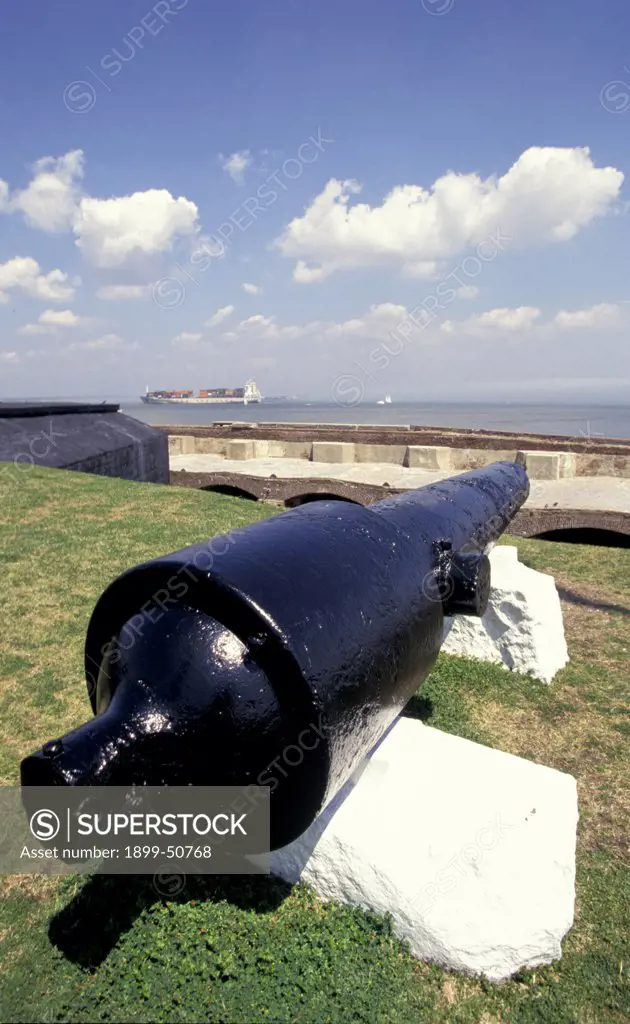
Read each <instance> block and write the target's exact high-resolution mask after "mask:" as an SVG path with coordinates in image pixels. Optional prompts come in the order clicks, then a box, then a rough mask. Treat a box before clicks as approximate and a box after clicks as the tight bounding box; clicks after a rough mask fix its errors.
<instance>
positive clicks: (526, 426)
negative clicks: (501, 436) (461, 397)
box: [112, 398, 630, 438]
mask: <svg viewBox="0 0 630 1024" xmlns="http://www.w3.org/2000/svg"><path fill="white" fill-rule="evenodd" d="M112 400H113V401H117V402H119V403H120V406H121V408H122V410H123V412H126V413H127V414H128V415H129V416H134V417H135V418H136V419H139V420H143V421H144V422H145V423H179V424H182V425H183V424H190V425H192V424H210V423H214V422H217V421H226V420H241V421H245V422H248V423H269V422H276V423H277V422H284V423H360V424H366V423H377V424H380V425H383V426H387V425H392V426H393V425H402V426H404V425H407V424H409V425H414V426H435V427H470V428H472V429H485V430H492V429H495V430H514V431H523V432H528V433H541V434H568V435H570V436H572V437H592V438H597V437H620V438H630V408H626V407H624V406H601V405H518V404H515V403H502V404H496V405H490V404H487V405H483V404H463V403H457V404H455V403H453V404H450V403H449V404H446V403H439V404H438V403H430V402H400V403H399V402H395V401H393V402H392V404H391V405H377V404H376V403H369V402H360V403H359V404H358V405H355V406H352V407H351V408H346V407H344V406H341V405H336V404H335V403H334V402H330V403H326V402H308V403H306V402H302V403H299V402H286V401H276V402H274V401H273V400H266V401H264V402H262V403H261V404H260V405H245V406H243V405H218V406H217V405H196V406H183V405H144V404H143V403H142V402H140V401H139V400H138V399H137V398H114V399H112Z"/></svg>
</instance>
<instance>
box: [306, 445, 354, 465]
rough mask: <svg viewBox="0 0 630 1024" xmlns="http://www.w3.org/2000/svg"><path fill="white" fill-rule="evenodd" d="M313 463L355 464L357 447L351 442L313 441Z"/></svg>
mask: <svg viewBox="0 0 630 1024" xmlns="http://www.w3.org/2000/svg"><path fill="white" fill-rule="evenodd" d="M311 459H312V460H313V462H344V463H346V462H354V459H355V446H354V444H353V443H352V442H351V441H313V447H312V449H311Z"/></svg>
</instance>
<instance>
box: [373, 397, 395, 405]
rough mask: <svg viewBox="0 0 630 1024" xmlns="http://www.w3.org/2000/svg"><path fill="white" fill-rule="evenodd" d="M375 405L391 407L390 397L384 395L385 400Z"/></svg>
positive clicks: (380, 400) (382, 399)
mask: <svg viewBox="0 0 630 1024" xmlns="http://www.w3.org/2000/svg"><path fill="white" fill-rule="evenodd" d="M376 404H377V405H391V404H392V396H391V395H385V398H381V399H379V401H378V402H377V403H376Z"/></svg>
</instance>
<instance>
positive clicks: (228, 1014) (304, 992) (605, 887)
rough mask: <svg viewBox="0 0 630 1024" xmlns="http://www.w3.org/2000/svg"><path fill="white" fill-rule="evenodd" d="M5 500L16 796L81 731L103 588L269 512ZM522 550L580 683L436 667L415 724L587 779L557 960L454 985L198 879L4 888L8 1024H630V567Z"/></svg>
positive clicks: (51, 497) (299, 896) (47, 491)
mask: <svg viewBox="0 0 630 1024" xmlns="http://www.w3.org/2000/svg"><path fill="white" fill-rule="evenodd" d="M3 481H4V478H3V477H2V476H0V558H1V559H2V565H3V572H4V578H3V584H4V586H3V588H2V591H1V593H2V602H3V607H2V636H1V639H0V740H1V748H0V780H1V781H2V782H4V783H5V784H9V783H15V782H16V781H17V777H18V765H19V760H20V758H21V757H23V756H24V755H25V754H26V753H28V752H29V751H31V750H32V749H34V748H35V747H37V746H38V745H39V744H40V743H41V742H42V740H44V739H47V738H49V737H51V736H55V735H59V734H61V733H62V732H64V731H66V730H68V729H70V728H72V727H74V726H76V725H77V724H79V723H80V722H82V721H84V720H85V719H86V717H87V715H88V713H89V706H88V701H87V696H86V688H85V682H84V677H83V666H82V647H83V640H84V636H85V629H86V626H87V622H88V618H89V615H90V613H91V610H92V608H93V605H94V603H95V601H96V599H97V598H98V596H99V595H100V593H101V591H102V590H103V588H104V587H105V586H106V585H107V583H108V582H109V581H110V580H111V579H112V578H113V577H115V576H116V575H118V573H119V572H121V571H122V570H123V569H125V568H127V567H128V566H130V565H133V564H135V563H136V562H138V561H141V560H142V559H145V558H149V557H154V556H156V555H159V554H161V553H164V552H167V551H171V550H175V549H176V548H178V547H183V546H184V545H186V544H189V543H192V542H194V541H196V540H202V539H205V538H207V537H209V536H212V535H213V534H216V533H220V532H224V531H226V530H228V529H230V528H233V527H234V526H236V525H242V524H245V523H247V522H249V521H251V520H253V519H256V518H261V517H264V516H267V515H269V514H271V513H272V511H273V510H271V509H269V508H266V507H264V506H259V505H256V504H254V503H251V502H245V501H238V500H236V499H231V498H226V497H222V496H219V495H210V494H204V493H202V492H195V491H190V490H186V489H184V488H182V489H178V488H160V487H152V486H150V485H136V484H130V483H126V482H124V481H119V480H104V479H101V478H99V477H92V476H87V475H81V474H71V473H64V472H57V471H51V470H40V469H33V470H29V471H28V472H24V476H23V480H22V482H21V483H20V484H19V485H18V484H11V483H8V484H6V483H5V482H3ZM508 542H509V543H515V541H514V540H513V539H511V538H510V539H509V541H508ZM516 543H517V545H518V547H519V550H520V552H521V558H522V560H523V561H525V562H527V563H528V564H530V565H532V566H534V567H535V568H537V569H541V570H542V571H552V572H553V573H554V575H555V576H556V578H557V579H558V581H559V584H560V585H561V586H562V587H563V592H564V593H566V595H567V597H568V598H569V600H568V601H567V602H566V603H565V604H564V612H565V624H566V629H567V636H568V641H569V649H570V653H571V658H572V660H571V663H570V664H569V665H568V666H567V668H566V669H564V670H563V672H562V673H561V674H560V675H559V676H558V677H557V679H556V680H555V681H554V684H553V685H552V686H551V687H545V686H542V685H540V684H538V683H535V682H534V681H531V680H527V679H524V678H521V677H517V676H513V675H508V674H507V673H505V672H504V671H503V670H502V669H501V668H496V667H494V666H488V665H481V664H479V663H474V662H470V661H464V660H462V659H457V658H446V657H441V658H440V660H439V662H438V665H437V667H436V669H435V671H434V672H433V673H432V674H431V676H430V677H429V679H428V680H427V681H426V683H425V684H424V685H423V687H422V688H421V691H420V692H419V693H418V694H417V695H416V697H415V698H414V699H413V700H412V702H411V704H410V706H409V709H408V712H409V713H410V714H415V715H418V716H420V717H423V718H425V719H426V720H428V721H429V722H430V723H431V724H432V725H434V726H436V727H438V728H440V729H444V730H446V731H449V732H453V733H456V734H459V735H462V736H467V737H469V738H471V739H475V740H480V741H483V742H485V743H488V744H490V745H494V746H497V747H500V748H502V749H505V750H509V751H511V752H513V753H517V754H521V755H523V756H526V757H529V758H532V759H534V760H536V761H540V762H541V763H544V764H549V765H552V766H554V767H557V768H560V769H562V770H565V771H570V772H571V773H572V774H574V775H575V776H576V778H577V780H578V786H579V794H580V812H581V820H580V830H579V840H578V842H579V845H578V880H577V897H578V899H577V913H576V922H575V925H574V927H573V929H572V930H571V932H570V933H569V935H568V936H567V938H566V940H565V942H564V952H563V957H562V960H561V961H559V962H558V963H556V964H553V965H551V966H549V967H547V968H544V969H542V970H536V971H534V972H531V971H530V972H523V973H522V975H520V976H518V977H516V978H514V979H512V980H510V981H509V982H506V983H504V984H502V985H491V984H489V983H487V982H484V981H482V980H479V979H474V978H466V977H463V976H458V975H454V974H449V973H447V972H444V971H442V970H440V969H439V968H438V967H436V966H434V965H428V964H423V963H419V962H418V961H416V960H414V959H413V958H411V957H410V956H409V955H408V954H407V952H406V950H405V948H404V946H403V945H402V944H401V943H399V942H398V941H397V940H396V939H395V938H394V937H393V935H392V933H391V930H390V928H389V925H388V923H387V922H386V921H383V920H380V919H378V918H376V917H373V916H372V915H369V914H364V913H362V912H361V911H358V910H352V909H350V908H347V907H341V906H336V905H334V904H327V905H323V904H321V903H319V902H318V901H317V900H316V898H315V897H314V896H313V894H312V893H310V892H309V891H308V890H307V889H305V888H304V887H302V886H298V887H296V888H294V889H292V890H291V889H289V888H288V887H286V886H284V885H283V884H282V883H280V882H277V881H274V880H273V879H268V878H247V879H242V878H231V879H225V878H212V877H209V878H205V879H204V878H202V877H198V878H197V879H189V880H188V884H187V886H186V888H185V889H184V890H183V892H181V893H180V894H178V895H177V896H174V897H173V898H171V899H164V898H162V897H160V896H159V895H158V893H157V892H156V890H155V889H154V887H153V885H152V882H151V879H150V878H145V877H141V876H139V877H132V878H130V877H116V876H113V877H112V876H109V877H108V876H97V877H94V878H90V879H85V878H65V879H50V878H44V877H38V876H12V877H8V878H5V879H3V880H2V885H1V888H2V899H1V901H0V1020H2V1021H7V1022H9V1021H11V1022H27V1021H70V1022H74V1021H76V1022H79V1021H92V1020H97V1021H138V1022H140V1021H191V1022H198V1021H199V1022H201V1021H209V1022H220V1021H226V1022H230V1024H232V1022H238V1024H241V1022H243V1024H247V1022H249V1021H259V1020H260V1021H264V1020H267V1021H278V1022H285V1021H286V1022H317V1024H319V1022H323V1021H331V1022H337V1021H339V1022H346V1021H348V1022H350V1021H360V1022H362V1021H365V1022H368V1021H369V1022H379V1024H380V1022H390V1021H391V1022H403V1021H405V1022H406V1021H420V1020H422V1021H438V1022H455V1024H458V1022H461V1024H464V1022H466V1024H472V1022H483V1024H495V1022H496V1024H499V1022H504V1021H505V1022H507V1021H510V1022H523V1024H525V1022H538V1021H549V1022H554V1024H555V1022H567V1024H568V1022H580V1024H581V1022H584V1024H587V1022H588V1024H590V1022H599V1021H611V1022H612V1021H626V1020H628V1018H629V1017H630V998H629V975H628V970H629V966H630V955H629V951H628V943H627V936H628V930H629V929H628V925H629V914H628V907H629V906H630V871H629V869H628V853H629V850H628V846H629V834H630V828H629V825H628V819H629V806H628V805H629V801H630V797H629V794H630V778H628V755H627V744H628V732H629V728H628V726H629V724H630V705H629V701H628V691H629V685H628V668H629V665H628V658H629V656H630V550H618V549H604V548H587V547H578V546H572V545H563V544H549V543H544V542H536V541H518V542H516ZM578 600H579V601H581V602H582V603H577V601H578ZM584 602H587V603H584Z"/></svg>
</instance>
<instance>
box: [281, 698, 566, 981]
mask: <svg viewBox="0 0 630 1024" xmlns="http://www.w3.org/2000/svg"><path fill="white" fill-rule="evenodd" d="M577 820H578V811H577V791H576V784H575V780H574V779H573V778H572V776H570V775H565V774H562V773H561V772H558V771H554V770H553V769H551V768H545V767H543V766H542V765H537V764H534V763H533V762H531V761H526V760H524V759H522V758H518V757H513V756H512V755H510V754H505V753H503V752H502V751H499V750H492V749H490V748H489V747H484V746H481V745H479V744H477V743H471V742H470V741H468V740H463V739H460V738H459V737H456V736H450V735H448V734H446V733H442V732H439V731H438V730H437V729H432V728H429V727H428V726H425V725H423V724H422V723H421V722H418V721H415V720H413V719H409V718H402V719H399V720H398V721H397V722H396V723H395V725H394V726H393V728H392V729H391V730H390V731H389V733H388V734H387V735H386V737H385V739H384V740H383V741H382V742H381V744H380V745H379V746H378V747H377V748H376V750H375V751H374V752H373V753H372V756H371V757H370V758H369V759H368V760H367V761H366V762H364V766H363V768H362V769H361V770H360V772H358V773H357V775H356V776H355V779H354V780H351V782H350V783H348V784H347V785H346V786H345V787H344V789H343V790H342V791H341V793H340V794H338V796H337V797H335V799H334V800H333V801H332V802H331V804H330V805H329V806H328V807H327V808H326V809H325V810H324V811H323V813H322V814H321V815H320V817H319V818H318V819H317V821H316V822H315V823H314V824H313V825H312V826H311V827H310V829H308V830H307V831H306V832H305V833H304V835H303V836H301V838H300V839H298V840H296V841H295V842H294V843H291V844H290V845H289V846H286V847H284V848H283V849H282V850H278V851H276V852H275V853H273V854H272V855H271V871H272V874H274V875H277V876H279V877H281V878H283V879H285V881H287V882H289V883H295V882H297V881H298V880H300V879H301V880H302V881H303V882H305V883H307V884H308V885H310V886H312V887H313V888H314V889H315V891H316V892H317V893H318V895H319V896H320V898H321V899H323V900H338V901H340V902H342V903H349V904H352V905H354V906H359V907H363V908H365V909H369V910H372V911H374V912H376V913H379V914H390V915H391V917H392V921H393V927H394V930H395V932H396V934H397V935H398V936H399V937H400V938H401V939H405V940H407V941H408V943H409V945H410V947H411V952H412V953H413V954H414V955H415V956H417V957H419V958H421V959H423V960H432V961H435V962H437V963H439V964H441V965H442V966H444V967H447V968H452V969H454V970H460V971H466V972H469V973H473V974H484V975H486V976H487V977H488V978H490V979H492V980H497V981H498V980H500V979H501V978H506V977H508V976H509V975H511V974H513V973H515V972H516V971H518V970H519V969H520V968H522V967H534V966H537V965H539V964H546V963H550V962H551V961H552V960H555V959H557V958H558V957H560V956H561V947H560V941H561V939H562V937H563V936H564V935H565V934H566V932H567V931H568V929H569V928H570V927H571V924H572V922H573V907H574V893H575V889H574V886H575V839H576V827H577Z"/></svg>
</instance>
